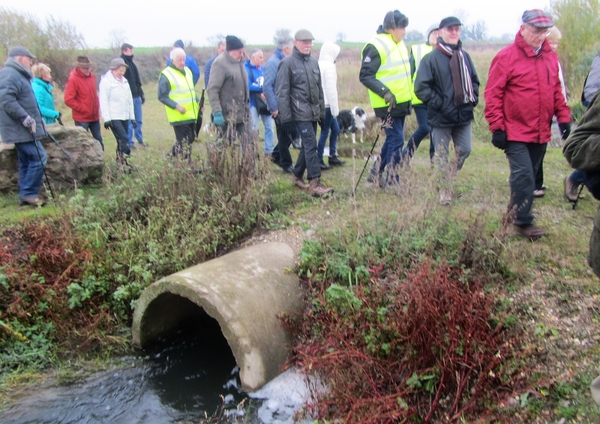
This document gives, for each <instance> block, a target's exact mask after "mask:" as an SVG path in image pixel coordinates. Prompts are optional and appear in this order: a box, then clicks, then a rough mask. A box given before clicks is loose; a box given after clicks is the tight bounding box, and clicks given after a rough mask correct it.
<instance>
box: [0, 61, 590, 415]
mask: <svg viewBox="0 0 600 424" xmlns="http://www.w3.org/2000/svg"><path fill="white" fill-rule="evenodd" d="M492 57H493V52H489V51H483V52H481V53H477V56H476V57H474V59H475V62H476V64H477V68H478V71H479V73H480V76H481V77H482V81H485V75H486V74H487V67H489V61H490V60H491V58H492ZM486 64H487V65H486ZM357 66H358V65H357V64H356V62H354V61H351V60H349V61H348V62H346V61H342V62H340V63H338V74H339V84H340V87H339V92H340V106H341V108H351V107H352V106H354V105H360V106H362V107H363V108H365V109H366V110H370V107H369V105H368V99H367V94H366V91H365V90H363V89H362V87H361V86H360V83H359V82H358V78H357V75H358V67H357ZM144 91H145V93H146V99H147V101H146V103H145V105H144V107H143V113H144V126H143V131H144V134H145V136H144V138H145V142H146V143H147V144H148V145H149V146H150V147H149V148H147V149H141V148H138V149H136V150H135V151H134V152H133V155H132V159H131V161H132V162H133V163H134V164H136V165H138V166H140V167H143V166H144V163H145V162H148V159H150V158H164V156H165V154H166V153H167V152H168V151H169V149H170V147H171V145H172V143H173V140H174V133H173V130H172V128H171V126H170V125H169V124H168V122H167V120H166V115H165V111H164V107H163V106H162V105H161V104H160V103H159V102H158V100H157V99H156V94H155V93H156V84H155V83H149V84H146V85H145V86H144ZM55 96H57V99H56V100H57V104H58V105H59V109H60V110H61V111H62V112H63V121H64V122H65V123H66V124H69V123H72V121H71V119H70V116H69V115H70V113H69V110H68V109H67V108H65V107H64V105H63V104H62V100H61V99H60V93H58V90H57V93H56V94H55ZM206 105H207V107H206V110H205V112H204V115H205V117H208V116H210V106H209V104H208V100H207V103H206ZM482 110H483V109H482V105H481V104H480V105H479V106H478V109H477V111H476V122H475V123H474V142H473V151H472V153H471V156H470V157H469V158H468V159H467V161H466V163H465V166H464V168H463V170H462V171H460V172H459V173H458V175H457V177H456V179H455V181H454V182H453V194H454V196H453V197H454V199H453V201H452V204H451V205H450V206H448V207H444V206H441V205H439V202H438V194H437V191H436V190H435V179H436V173H435V171H434V170H433V169H432V168H431V166H430V164H429V158H428V156H427V151H428V147H429V142H428V140H424V141H423V143H422V146H421V148H420V150H419V151H418V152H417V155H416V157H415V159H414V160H413V162H412V163H411V167H410V168H406V169H404V170H403V171H402V176H401V178H402V180H403V182H404V185H405V186H406V188H407V189H406V192H405V194H404V195H403V196H398V195H395V194H393V193H389V192H386V191H383V190H380V189H376V188H374V187H372V186H370V185H368V184H366V182H365V177H363V180H362V181H361V182H360V184H359V186H358V190H357V193H356V196H352V191H353V188H354V185H355V184H356V181H357V178H358V176H359V174H360V171H361V170H362V167H363V165H364V159H365V157H366V154H367V152H368V151H369V149H370V147H371V146H370V143H372V142H373V140H374V138H375V133H373V132H371V133H369V134H368V135H367V137H366V140H365V143H364V144H362V145H361V144H356V145H352V144H351V142H350V139H346V138H344V137H342V138H341V140H340V143H339V151H340V153H341V154H342V155H343V156H344V157H343V158H342V159H343V160H345V161H346V165H345V166H343V167H341V168H335V169H333V170H330V171H326V172H324V173H323V177H322V179H323V181H324V182H325V183H326V184H327V185H330V186H332V187H334V188H335V194H334V195H333V197H332V198H330V199H327V200H318V199H313V198H311V197H310V196H308V194H307V193H303V192H300V191H299V190H298V189H296V188H295V187H293V185H292V182H291V180H290V178H289V176H288V175H286V174H283V173H282V172H281V170H280V169H279V168H278V167H275V166H272V167H271V176H270V178H271V184H272V187H274V190H275V191H277V192H278V193H279V195H280V196H281V197H282V198H285V199H287V200H286V202H285V203H286V204H291V205H292V207H290V208H286V209H284V210H282V211H281V213H283V214H285V215H286V216H288V217H289V220H290V221H289V222H290V223H288V224H286V225H283V227H284V230H282V231H292V230H294V231H300V232H301V233H303V234H306V229H307V228H310V229H312V230H314V231H313V232H311V234H312V236H311V237H313V238H316V239H319V238H320V235H321V234H323V233H325V232H328V231H332V230H335V229H344V228H347V227H361V226H366V225H367V224H366V222H371V221H373V220H377V219H380V220H389V219H394V220H397V221H398V222H399V224H398V228H408V227H410V226H411V225H412V224H411V223H414V225H416V224H417V223H420V222H423V221H426V220H428V219H431V217H439V216H444V217H447V218H448V219H449V220H451V221H452V222H455V223H456V225H457V226H460V227H463V226H469V225H471V224H472V223H473V222H474V220H475V219H483V220H484V222H485V231H486V234H487V235H488V236H489V237H491V238H498V239H499V240H501V242H502V246H503V251H502V256H503V260H505V261H506V263H507V264H508V265H509V266H510V268H511V269H512V271H513V272H514V273H515V274H516V275H518V276H519V277H518V279H517V281H518V283H514V282H511V285H510V286H509V287H506V292H505V295H506V299H507V302H508V303H509V304H510V305H511V308H513V309H514V311H515V313H517V314H518V316H519V318H520V320H521V322H522V324H523V325H524V326H525V328H527V329H528V331H529V334H530V335H531V340H529V341H528V343H529V344H530V346H531V348H532V349H534V350H535V351H536V352H535V353H536V357H537V358H538V360H537V368H536V369H535V370H532V374H535V375H536V376H538V382H539V384H538V385H536V386H534V387H532V388H531V391H530V392H529V393H528V394H527V393H526V394H525V396H524V397H521V406H522V408H525V409H528V410H529V411H534V412H535V413H536V417H537V418H536V422H558V421H559V420H560V419H565V420H566V422H600V413H599V410H598V408H597V407H596V406H595V404H594V403H593V400H592V398H591V396H590V393H589V390H588V387H589V384H590V383H591V381H592V379H593V378H594V377H595V376H596V374H598V373H599V369H600V367H598V364H599V363H600V349H599V346H600V345H599V344H598V342H599V341H600V331H599V325H598V320H599V319H600V309H599V306H598V298H599V295H600V286H599V284H598V279H597V277H595V276H594V275H593V273H592V271H591V269H590V268H589V267H588V265H587V263H586V256H587V251H588V240H589V236H590V233H591V229H592V224H593V216H594V214H595V212H596V209H597V207H598V204H597V201H595V200H594V199H593V198H592V197H591V196H590V195H589V194H587V196H586V197H585V198H584V199H583V200H581V201H580V204H579V207H578V208H577V209H576V210H573V209H572V208H571V206H570V204H568V203H567V202H565V201H564V199H563V195H562V182H563V179H564V177H565V176H567V175H568V174H569V173H570V171H571V170H570V168H569V166H568V165H567V163H566V161H565V160H564V158H563V157H562V153H561V149H560V148H557V147H551V148H549V149H548V152H547V154H546V159H545V165H544V170H545V172H544V174H545V184H546V185H547V186H548V190H547V191H546V196H545V197H543V198H541V199H536V200H535V203H534V207H533V211H534V213H535V215H536V217H537V223H538V224H539V225H540V226H542V227H543V228H545V229H546V230H547V231H548V235H547V236H546V237H544V238H542V239H541V240H539V241H537V242H535V243H532V242H530V241H529V240H525V239H523V238H520V237H519V236H517V235H516V234H515V233H514V232H513V231H512V229H511V228H510V227H509V229H508V233H507V234H506V236H504V234H503V233H502V231H503V227H502V219H503V216H504V214H505V212H506V207H507V203H508V200H509V195H510V193H509V186H508V182H507V179H508V176H509V170H508V164H507V160H506V158H505V157H504V155H503V153H502V152H501V151H499V150H497V149H495V148H493V147H492V145H491V144H490V143H489V135H488V134H486V132H485V129H486V124H485V122H483V116H482V115H483V114H482ZM205 121H208V118H206V119H205ZM414 127H415V123H414V117H410V118H409V119H408V120H407V132H406V136H407V138H408V135H409V134H410V132H411V130H412V129H414ZM103 136H104V138H105V146H106V152H105V160H106V162H107V163H109V164H110V163H113V162H114V160H115V153H114V151H115V141H114V137H112V134H111V133H110V132H108V131H104V132H103ZM382 139H383V137H380V142H379V147H380V146H381V144H382ZM211 141H212V140H211V139H210V137H209V135H208V134H206V133H203V132H201V134H200V143H196V144H194V154H195V155H203V154H204V153H205V149H204V146H205V145H206V144H207V143H210V142H211ZM260 143H261V148H260V149H259V151H262V142H260ZM294 155H296V152H294ZM123 178H128V177H127V176H123ZM92 190H99V189H98V188H94V189H92ZM66 195H67V196H69V195H70V194H69V193H66ZM56 211H58V209H57V208H55V207H53V206H49V207H46V208H43V209H39V210H23V209H20V208H19V207H18V206H17V199H16V195H14V194H11V195H2V196H0V222H3V225H5V224H8V223H14V222H17V221H20V220H23V219H36V218H37V217H38V216H43V215H46V214H53V213H55V212H56ZM550 386H552V388H553V391H552V396H554V397H555V398H553V402H546V400H547V399H549V398H550V397H551V395H550V394H549V392H548V390H549V389H548V387H550ZM512 422H519V414H518V412H517V413H516V414H515V416H514V421H512Z"/></svg>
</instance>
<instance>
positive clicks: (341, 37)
mask: <svg viewBox="0 0 600 424" xmlns="http://www.w3.org/2000/svg"><path fill="white" fill-rule="evenodd" d="M335 41H336V42H338V43H343V42H344V41H346V33H345V32H338V33H337V35H336V36H335Z"/></svg>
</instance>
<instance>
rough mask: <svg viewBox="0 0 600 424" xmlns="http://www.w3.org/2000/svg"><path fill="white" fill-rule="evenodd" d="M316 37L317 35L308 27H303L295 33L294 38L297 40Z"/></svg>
mask: <svg viewBox="0 0 600 424" xmlns="http://www.w3.org/2000/svg"><path fill="white" fill-rule="evenodd" d="M314 39H315V37H313V35H312V33H311V32H310V31H309V30H307V29H301V30H299V31H298V32H296V35H294V40H296V41H308V40H310V41H312V40H314Z"/></svg>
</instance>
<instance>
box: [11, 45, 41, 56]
mask: <svg viewBox="0 0 600 424" xmlns="http://www.w3.org/2000/svg"><path fill="white" fill-rule="evenodd" d="M12 56H27V57H30V58H32V59H35V56H34V55H33V54H32V53H31V52H30V51H29V50H27V49H26V48H25V47H23V46H16V47H13V48H11V49H10V50H9V51H8V57H12Z"/></svg>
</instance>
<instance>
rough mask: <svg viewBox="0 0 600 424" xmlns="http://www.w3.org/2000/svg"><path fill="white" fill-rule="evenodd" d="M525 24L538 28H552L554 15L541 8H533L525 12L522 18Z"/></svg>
mask: <svg viewBox="0 0 600 424" xmlns="http://www.w3.org/2000/svg"><path fill="white" fill-rule="evenodd" d="M521 19H522V21H523V23H524V24H528V25H532V26H534V27H537V28H550V27H552V26H554V20H553V19H552V16H550V15H549V14H547V13H546V12H544V11H543V10H540V9H531V10H526V11H525V12H523V17H522V18H521Z"/></svg>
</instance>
